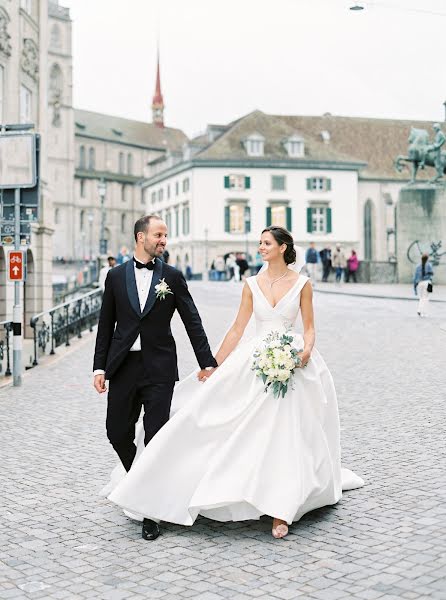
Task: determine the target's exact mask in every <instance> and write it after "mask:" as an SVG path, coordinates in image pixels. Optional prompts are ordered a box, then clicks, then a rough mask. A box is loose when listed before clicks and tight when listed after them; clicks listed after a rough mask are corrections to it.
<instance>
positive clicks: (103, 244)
mask: <svg viewBox="0 0 446 600" xmlns="http://www.w3.org/2000/svg"><path fill="white" fill-rule="evenodd" d="M106 191H107V184H106V182H105V180H104V178H102V179H100V180H99V181H98V192H99V197H100V198H101V235H100V237H99V255H103V254H107V240H106V239H105V209H104V200H105V193H106Z"/></svg>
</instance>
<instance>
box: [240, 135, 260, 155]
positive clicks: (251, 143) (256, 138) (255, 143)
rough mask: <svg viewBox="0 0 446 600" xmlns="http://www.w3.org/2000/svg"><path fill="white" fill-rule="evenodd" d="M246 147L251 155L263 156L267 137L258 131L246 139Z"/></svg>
mask: <svg viewBox="0 0 446 600" xmlns="http://www.w3.org/2000/svg"><path fill="white" fill-rule="evenodd" d="M244 144H245V149H246V152H247V153H248V155H249V156H263V153H264V145H265V138H264V137H263V135H260V134H258V133H255V134H252V135H250V136H248V137H247V138H246V139H245V142H244Z"/></svg>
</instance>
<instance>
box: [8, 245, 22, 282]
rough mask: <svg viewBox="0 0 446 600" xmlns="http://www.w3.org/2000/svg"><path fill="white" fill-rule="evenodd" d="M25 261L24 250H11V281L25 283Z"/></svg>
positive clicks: (9, 264)
mask: <svg viewBox="0 0 446 600" xmlns="http://www.w3.org/2000/svg"><path fill="white" fill-rule="evenodd" d="M24 260H25V253H24V252H23V251H22V250H10V251H9V252H8V279H9V281H25V268H24Z"/></svg>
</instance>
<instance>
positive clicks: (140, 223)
mask: <svg viewBox="0 0 446 600" xmlns="http://www.w3.org/2000/svg"><path fill="white" fill-rule="evenodd" d="M152 219H156V220H157V221H162V218H161V217H160V216H159V215H146V216H145V217H141V218H140V219H138V220H137V221H136V223H135V227H134V229H133V231H134V234H135V242H137V241H138V233H139V232H142V233H145V232H146V231H147V229H148V227H149V225H150V222H151V221H152Z"/></svg>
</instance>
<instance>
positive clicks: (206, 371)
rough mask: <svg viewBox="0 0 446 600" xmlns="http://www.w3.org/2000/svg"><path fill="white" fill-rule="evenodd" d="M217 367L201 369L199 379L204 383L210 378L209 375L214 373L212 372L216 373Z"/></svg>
mask: <svg viewBox="0 0 446 600" xmlns="http://www.w3.org/2000/svg"><path fill="white" fill-rule="evenodd" d="M216 369H217V367H214V368H213V369H201V371H198V374H197V379H198V381H201V383H204V382H205V381H206V379H209V377H210V376H211V375H212V373H215V371H216Z"/></svg>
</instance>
